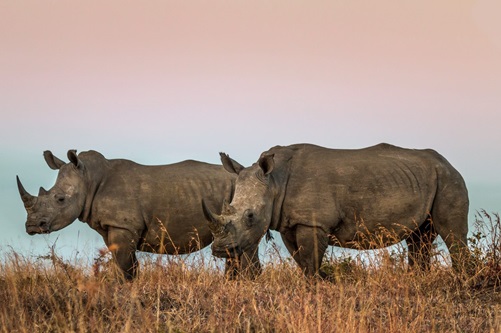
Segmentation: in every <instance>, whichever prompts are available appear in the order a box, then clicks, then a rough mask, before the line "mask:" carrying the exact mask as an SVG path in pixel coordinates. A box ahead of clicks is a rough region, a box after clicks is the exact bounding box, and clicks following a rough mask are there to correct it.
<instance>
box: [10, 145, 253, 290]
mask: <svg viewBox="0 0 501 333" xmlns="http://www.w3.org/2000/svg"><path fill="white" fill-rule="evenodd" d="M67 156H68V159H69V161H70V162H69V163H65V162H63V161H62V160H60V159H59V158H57V157H55V156H54V155H53V154H52V153H51V152H50V151H45V152H44V157H45V161H46V162H47V164H48V165H49V167H50V168H51V169H54V170H59V173H58V176H57V180H56V184H55V185H54V186H53V187H52V188H51V189H50V190H48V191H47V190H45V189H44V188H42V187H41V188H40V191H39V193H38V197H36V196H32V195H30V194H29V193H28V192H27V191H26V190H25V189H24V187H23V185H22V184H21V182H20V180H19V177H16V178H17V184H18V189H19V193H20V195H21V198H22V200H23V202H24V206H25V208H26V211H27V213H28V217H27V221H26V232H27V233H28V234H30V235H34V234H41V233H50V232H53V231H57V230H60V229H62V228H64V227H66V226H68V225H69V224H71V223H72V222H73V221H74V220H76V219H79V220H80V221H82V222H86V223H87V224H88V225H89V226H90V227H91V228H92V229H94V230H96V231H97V232H98V233H99V234H100V235H101V236H102V237H103V239H104V242H105V244H106V245H107V246H108V248H109V249H110V251H111V252H112V254H113V257H114V259H115V261H116V263H117V264H118V266H119V267H120V269H121V270H122V271H123V274H124V277H125V278H126V279H128V280H130V279H133V278H134V277H135V276H136V275H137V273H138V261H137V259H136V254H135V252H136V250H139V251H145V252H152V253H160V254H184V253H189V252H192V251H197V250H200V249H202V248H204V247H205V246H207V245H209V244H210V243H211V242H212V234H211V232H210V230H209V227H208V225H207V222H206V221H205V218H204V215H203V212H202V209H201V207H200V200H201V198H202V194H207V193H210V194H211V199H210V202H211V203H216V202H217V203H218V204H219V203H220V202H221V201H222V200H229V199H230V198H231V195H232V194H233V187H234V180H235V177H234V175H231V174H229V173H227V172H226V171H224V169H223V168H222V166H221V165H213V164H208V163H203V162H198V161H193V160H188V161H183V162H179V163H175V164H170V165H160V166H145V165H140V164H137V163H135V162H132V161H129V160H126V159H109V160H108V159H106V158H105V157H104V156H103V155H102V154H100V153H98V152H96V151H87V152H81V153H80V154H78V155H77V153H76V151H75V150H69V151H68V154H67ZM239 269H242V270H244V271H245V272H242V271H239ZM260 270H261V266H260V263H259V258H258V255H257V247H256V248H254V249H252V250H250V251H249V252H246V253H245V254H244V255H242V256H241V258H240V260H233V261H231V260H230V261H228V260H227V263H226V272H227V274H229V275H230V278H234V277H236V276H237V275H238V274H240V273H245V274H249V275H250V277H254V276H255V275H257V274H259V272H260Z"/></svg>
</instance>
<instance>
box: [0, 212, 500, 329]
mask: <svg viewBox="0 0 501 333" xmlns="http://www.w3.org/2000/svg"><path fill="white" fill-rule="evenodd" d="M477 224H478V226H477V227H485V226H488V228H487V229H483V230H480V229H479V230H478V232H476V233H474V234H473V236H472V238H471V239H470V244H471V249H472V253H473V257H474V258H473V259H474V266H475V267H474V269H473V271H470V272H468V273H467V272H462V271H459V272H456V271H453V270H452V269H451V268H450V267H448V266H447V265H444V264H443V261H442V260H436V261H435V262H434V263H433V265H432V267H431V270H430V271H429V272H420V271H415V270H410V271H409V270H408V269H407V267H406V264H405V260H403V256H404V255H402V254H400V253H396V254H392V253H390V252H384V251H382V252H384V253H383V254H382V255H380V256H379V257H378V259H377V262H376V261H374V262H372V261H371V260H358V259H356V258H355V259H352V258H350V257H345V258H342V259H338V258H336V257H333V256H330V257H328V258H326V260H325V262H324V269H325V270H326V271H327V272H329V275H330V277H331V278H330V279H329V280H328V281H327V280H318V279H307V278H305V277H304V276H303V275H302V272H301V271H300V270H299V269H298V268H297V265H296V264H295V263H294V262H292V261H291V259H290V258H282V257H280V256H279V255H278V254H277V256H278V258H277V259H276V260H273V261H272V262H270V263H267V264H266V265H265V266H264V271H263V274H262V275H261V276H259V277H258V278H257V279H256V280H254V281H249V280H244V279H242V280H237V281H229V280H227V279H225V277H224V274H223V272H222V270H221V269H218V268H214V266H213V265H212V266H211V265H207V264H206V263H205V264H204V262H203V260H202V261H189V260H186V259H183V258H181V257H169V259H168V260H160V259H158V260H157V259H155V258H154V257H150V259H146V260H143V261H142V266H141V273H140V276H139V278H138V279H136V280H135V281H133V282H126V283H124V282H118V281H119V280H120V279H119V277H120V275H119V273H118V272H117V270H116V269H115V267H114V265H113V264H111V261H110V260H109V254H107V253H106V251H102V252H101V253H99V254H98V255H97V256H96V258H95V260H94V265H93V266H92V267H88V265H87V266H86V265H79V264H70V263H69V262H67V261H64V260H62V259H61V258H60V257H58V256H57V254H56V253H55V252H54V251H53V250H52V251H50V253H49V255H48V256H47V257H45V258H29V257H24V256H22V255H20V254H19V253H16V252H12V251H11V252H8V253H5V254H4V256H3V259H2V261H1V264H0V265H1V266H0V328H1V329H0V331H1V332H29V333H33V332H413V333H414V332H501V292H500V290H501V258H500V257H501V256H500V255H501V234H500V233H499V232H500V231H501V222H500V219H499V215H492V216H491V215H489V214H487V213H486V212H480V213H479V219H478V222H477ZM489 228H491V229H489ZM489 231H490V233H487V232H489ZM496 233H497V234H496ZM206 260H210V259H209V258H207V259H206Z"/></svg>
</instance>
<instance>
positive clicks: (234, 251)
mask: <svg viewBox="0 0 501 333" xmlns="http://www.w3.org/2000/svg"><path fill="white" fill-rule="evenodd" d="M212 254H213V255H214V256H216V257H219V258H236V257H238V256H240V255H241V254H242V248H241V247H240V246H238V245H234V246H224V247H215V246H212Z"/></svg>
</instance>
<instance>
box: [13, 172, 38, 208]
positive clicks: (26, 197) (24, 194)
mask: <svg viewBox="0 0 501 333" xmlns="http://www.w3.org/2000/svg"><path fill="white" fill-rule="evenodd" d="M16 180H17V188H18V190H19V194H20V195H21V199H22V200H23V202H24V207H26V208H29V207H31V206H33V205H34V204H35V200H36V197H34V196H32V195H31V194H29V193H28V191H26V190H25V189H24V187H23V184H21V181H20V180H19V177H18V176H16Z"/></svg>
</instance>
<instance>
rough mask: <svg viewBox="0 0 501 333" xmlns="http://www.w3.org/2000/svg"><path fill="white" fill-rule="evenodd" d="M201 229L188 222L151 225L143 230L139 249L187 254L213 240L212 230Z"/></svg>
mask: <svg viewBox="0 0 501 333" xmlns="http://www.w3.org/2000/svg"><path fill="white" fill-rule="evenodd" d="M199 229H201V230H199ZM199 229H197V228H195V227H194V226H192V225H190V224H186V223H179V224H178V225H172V223H169V225H168V226H167V227H164V226H163V225H162V226H159V227H157V226H155V227H149V228H147V229H146V230H145V231H144V232H143V236H142V237H141V241H140V244H139V247H138V249H139V250H140V251H144V252H152V253H160V254H186V253H191V252H194V251H198V250H201V249H202V248H204V247H206V246H207V245H209V244H210V243H211V242H212V235H211V233H210V231H209V230H208V229H207V228H199Z"/></svg>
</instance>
